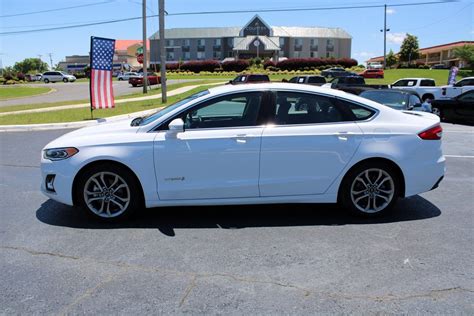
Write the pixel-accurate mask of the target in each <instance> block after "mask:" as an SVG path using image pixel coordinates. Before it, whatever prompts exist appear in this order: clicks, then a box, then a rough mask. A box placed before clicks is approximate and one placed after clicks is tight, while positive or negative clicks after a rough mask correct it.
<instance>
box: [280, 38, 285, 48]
mask: <svg viewBox="0 0 474 316" xmlns="http://www.w3.org/2000/svg"><path fill="white" fill-rule="evenodd" d="M283 46H285V38H284V37H280V47H283Z"/></svg>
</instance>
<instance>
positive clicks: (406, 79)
mask: <svg viewBox="0 0 474 316" xmlns="http://www.w3.org/2000/svg"><path fill="white" fill-rule="evenodd" d="M400 80H433V81H434V79H433V78H400V79H398V80H397V81H400Z"/></svg>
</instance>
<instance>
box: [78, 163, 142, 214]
mask: <svg viewBox="0 0 474 316" xmlns="http://www.w3.org/2000/svg"><path fill="white" fill-rule="evenodd" d="M100 186H102V188H100ZM77 188H78V189H77V191H76V192H75V194H76V201H77V202H78V204H79V206H80V207H81V208H82V210H83V211H85V213H86V214H87V215H88V216H91V217H93V218H94V219H97V220H100V221H104V222H116V221H121V220H124V219H126V218H129V217H130V216H131V215H133V213H134V212H135V211H136V210H137V209H138V208H139V207H141V206H142V205H143V197H142V194H141V191H140V189H139V188H140V183H138V180H137V179H136V177H135V175H134V174H133V173H132V172H131V171H129V170H128V169H127V168H125V167H123V166H120V165H115V164H99V165H95V166H93V167H91V168H89V169H87V170H86V171H85V172H84V173H83V174H82V175H81V176H80V178H79V182H78V185H77Z"/></svg>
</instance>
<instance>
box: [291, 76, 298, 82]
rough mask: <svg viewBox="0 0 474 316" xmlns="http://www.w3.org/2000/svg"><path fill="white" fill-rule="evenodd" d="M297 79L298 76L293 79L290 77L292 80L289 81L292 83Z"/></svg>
mask: <svg viewBox="0 0 474 316" xmlns="http://www.w3.org/2000/svg"><path fill="white" fill-rule="evenodd" d="M297 80H298V77H293V78H291V79H290V81H289V82H291V83H295V82H296V81H297Z"/></svg>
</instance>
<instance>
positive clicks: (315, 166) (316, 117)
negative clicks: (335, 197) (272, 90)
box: [259, 91, 374, 196]
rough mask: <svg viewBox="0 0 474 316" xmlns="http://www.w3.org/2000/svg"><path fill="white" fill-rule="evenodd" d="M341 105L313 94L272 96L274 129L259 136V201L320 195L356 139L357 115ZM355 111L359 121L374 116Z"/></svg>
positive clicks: (359, 133)
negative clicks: (286, 196) (360, 117)
mask: <svg viewBox="0 0 474 316" xmlns="http://www.w3.org/2000/svg"><path fill="white" fill-rule="evenodd" d="M346 103H347V102H346V101H343V100H337V99H335V98H333V97H329V96H323V95H317V94H307V93H299V92H298V93H296V92H286V91H279V92H277V96H276V115H275V125H273V126H272V125H270V126H267V127H266V128H265V130H264V131H263V134H262V150H261V157H260V161H261V163H260V181H259V186H260V194H261V196H283V195H307V194H323V193H324V192H326V190H327V189H328V188H329V186H330V185H331V183H332V182H333V181H334V180H335V179H336V178H337V176H338V175H339V174H340V173H341V172H342V170H343V169H344V167H345V166H346V165H347V163H348V162H349V161H350V160H351V158H352V156H353V155H354V153H355V152H356V150H357V148H358V146H359V144H360V142H361V139H362V137H361V136H362V131H361V129H360V128H359V127H358V126H357V124H356V123H355V121H356V120H357V117H356V114H357V113H356V114H354V112H353V111H352V108H351V107H352V105H347V104H346ZM354 107H356V105H354ZM359 111H360V113H359V114H358V115H359V116H362V117H363V116H364V115H365V116H367V117H368V116H370V115H372V114H373V113H374V112H371V111H369V110H364V109H363V108H361V109H359Z"/></svg>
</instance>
